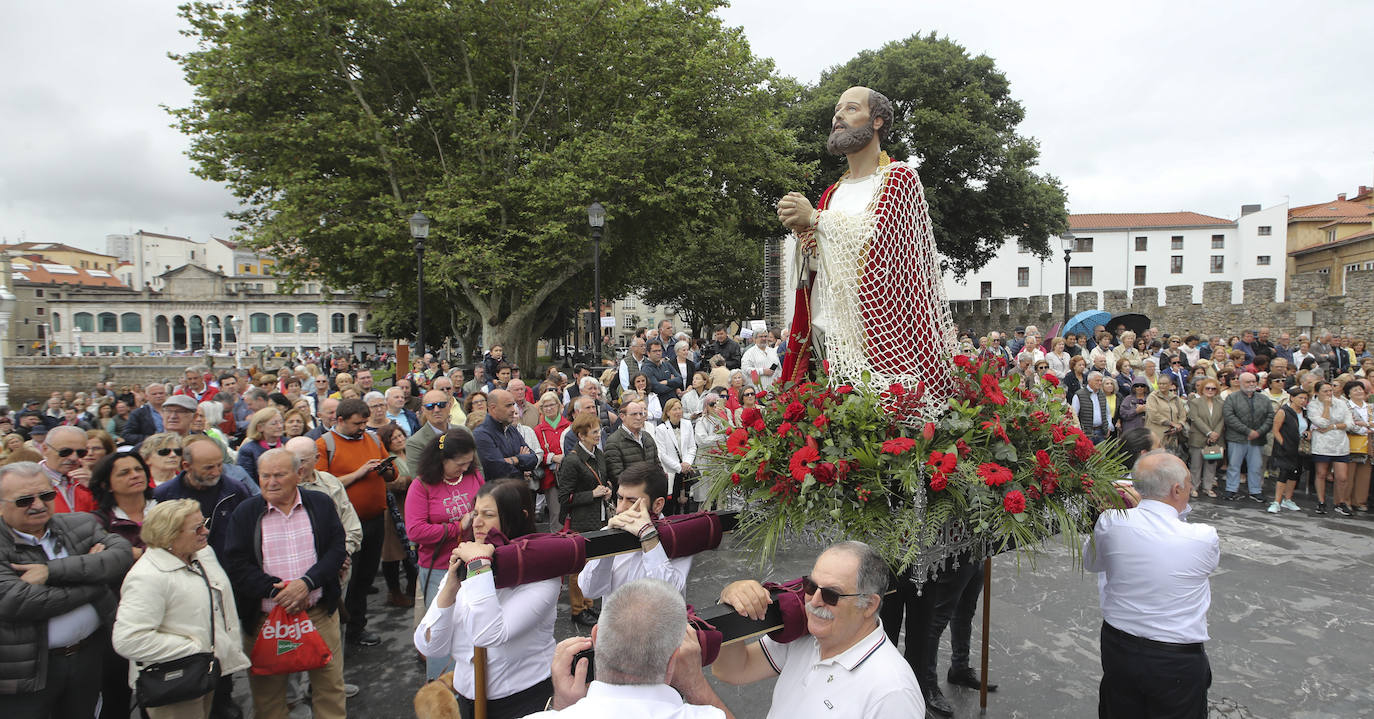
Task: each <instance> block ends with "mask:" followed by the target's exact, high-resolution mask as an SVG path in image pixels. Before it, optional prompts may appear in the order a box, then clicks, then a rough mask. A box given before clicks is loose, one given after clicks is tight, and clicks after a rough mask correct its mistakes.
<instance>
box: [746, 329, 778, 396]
mask: <svg viewBox="0 0 1374 719" xmlns="http://www.w3.org/2000/svg"><path fill="white" fill-rule="evenodd" d="M769 336H770V335H769V334H768V333H767V332H758V333H756V334H755V335H754V345H753V346H752V347H750V348H749V349H747V350H745V351H744V358H743V359H741V360H740V363H739V368H740V369H741V370H743V372H744V381H745V382H747V383H749V386H750V387H753V388H754V389H760V390H763V391H765V392H767V391H769V389H770V388H771V387H772V386H773V377H774V376H775V375H776V374H777V373H778V372H779V371H780V370H781V368H782V364H781V363H779V362H778V351H777V350H775V349H773V348H772V347H769V346H768V339H769Z"/></svg>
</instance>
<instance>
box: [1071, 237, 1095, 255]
mask: <svg viewBox="0 0 1374 719" xmlns="http://www.w3.org/2000/svg"><path fill="white" fill-rule="evenodd" d="M1073 251H1074V252H1092V251H1093V238H1091V237H1079V238H1076V239H1075V240H1074V248H1073Z"/></svg>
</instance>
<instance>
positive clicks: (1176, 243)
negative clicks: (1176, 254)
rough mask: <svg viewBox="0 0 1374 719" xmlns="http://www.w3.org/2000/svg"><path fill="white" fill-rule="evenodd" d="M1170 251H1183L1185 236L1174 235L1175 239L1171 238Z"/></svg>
mask: <svg viewBox="0 0 1374 719" xmlns="http://www.w3.org/2000/svg"><path fill="white" fill-rule="evenodd" d="M1169 249H1171V250H1181V249H1183V235H1174V236H1173V237H1170V238H1169Z"/></svg>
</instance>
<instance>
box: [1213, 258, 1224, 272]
mask: <svg viewBox="0 0 1374 719" xmlns="http://www.w3.org/2000/svg"><path fill="white" fill-rule="evenodd" d="M1225 269H1226V256H1225V255H1212V274H1214V275H1219V274H1221V273H1222V271H1223V270H1225Z"/></svg>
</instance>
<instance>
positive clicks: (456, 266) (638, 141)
mask: <svg viewBox="0 0 1374 719" xmlns="http://www.w3.org/2000/svg"><path fill="white" fill-rule="evenodd" d="M718 5H719V2H717V1H716V0H688V1H686V2H666V1H664V0H485V1H484V0H239V1H238V2H195V3H190V4H188V5H184V6H183V7H182V14H183V16H184V17H185V18H186V19H187V20H188V22H189V23H190V28H191V29H190V31H189V32H190V34H191V35H192V36H193V37H195V38H196V39H197V41H198V47H197V49H196V50H194V51H193V52H189V53H186V54H184V55H180V56H177V57H176V59H177V60H178V61H179V62H180V63H181V65H182V67H183V69H184V72H185V74H186V78H187V80H188V81H189V82H190V83H191V85H192V86H193V87H194V88H195V91H196V98H195V100H194V101H193V102H192V104H191V105H190V106H189V107H185V108H180V109H176V110H173V113H174V115H175V117H176V119H177V122H178V124H179V126H180V128H181V129H182V131H183V132H185V133H187V134H188V135H189V136H190V137H191V140H192V144H191V155H192V157H193V159H194V160H195V161H196V162H197V164H198V167H199V172H200V173H201V174H202V175H203V176H205V177H207V178H209V179H213V180H218V181H222V182H225V183H227V184H228V185H229V187H230V188H231V189H232V190H233V191H234V192H235V193H236V194H237V195H238V197H239V198H241V200H242V202H243V208H242V209H241V211H240V212H238V213H236V216H237V218H238V219H239V220H241V222H242V228H241V229H242V233H243V234H244V236H245V237H246V239H247V240H248V241H249V242H250V243H251V244H252V245H253V246H254V247H256V248H259V249H262V250H265V251H267V252H270V253H272V254H274V255H276V256H277V257H279V258H280V259H281V265H280V266H281V267H282V269H283V270H284V271H285V272H287V273H288V274H289V275H291V276H296V277H304V276H313V277H322V278H324V279H326V280H327V281H329V282H330V283H331V284H333V285H335V286H339V287H348V288H351V289H355V290H359V291H376V290H390V291H391V292H390V296H391V297H395V298H401V297H404V296H406V295H409V294H413V281H414V270H413V269H411V267H412V264H411V259H410V258H411V257H412V255H411V254H410V253H411V241H410V238H409V236H408V232H407V230H406V226H405V218H406V217H407V216H408V215H409V214H410V213H411V212H413V211H414V210H415V209H416V207H419V206H421V205H423V208H424V212H425V213H426V214H427V215H429V216H430V217H431V218H433V220H434V227H433V229H432V230H431V235H430V236H431V240H430V248H429V249H430V253H429V254H428V255H427V258H429V260H427V262H426V268H425V279H426V284H427V285H430V284H433V286H435V287H436V288H439V289H441V290H443V291H445V293H446V296H448V297H450V298H451V300H452V302H453V303H454V305H455V308H456V309H457V310H459V312H460V314H467V315H471V316H474V317H477V318H480V321H481V327H482V341H483V343H484V344H492V343H496V342H500V343H503V344H505V345H506V347H507V348H508V352H509V353H510V354H513V355H514V356H515V358H516V359H517V361H522V362H528V361H530V360H532V359H533V343H534V340H535V339H536V338H537V337H538V336H539V335H540V334H541V333H542V332H543V331H544V330H545V329H546V328H547V327H548V326H549V324H550V323H551V322H552V321H553V319H554V318H555V317H557V316H558V312H557V309H558V308H561V307H566V306H568V305H570V304H573V303H577V304H581V303H583V302H585V301H586V300H587V299H589V298H590V295H591V278H590V275H591V272H590V271H589V270H590V253H589V252H588V249H587V240H586V234H587V233H586V227H585V225H586V213H585V208H586V206H587V205H588V204H589V203H590V202H591V201H592V200H599V201H600V202H602V203H603V204H604V205H605V206H606V208H607V213H608V221H607V230H606V234H605V237H604V238H603V241H602V255H603V256H602V267H603V293H604V294H605V295H606V296H615V295H617V294H620V293H622V292H624V291H626V290H628V289H630V288H632V287H639V286H642V285H643V284H644V282H643V280H642V278H643V277H644V276H646V275H647V274H649V273H652V272H655V271H656V265H655V263H656V258H657V257H659V255H660V254H661V253H663V252H666V251H669V250H671V249H673V248H674V247H676V246H678V244H679V243H680V242H682V240H683V239H684V238H685V237H688V236H689V233H692V232H693V231H696V230H697V228H702V227H719V226H721V225H722V223H724V222H730V223H733V225H734V226H735V227H737V228H739V230H740V232H741V235H742V236H747V235H751V234H757V233H758V232H759V231H760V230H759V229H758V228H761V227H763V226H764V225H765V224H766V222H767V220H768V215H769V210H768V205H769V203H770V202H771V199H772V198H774V197H776V196H777V194H778V191H779V188H780V187H781V186H783V185H787V184H791V183H792V182H795V181H797V178H799V177H800V173H799V171H798V165H797V163H796V161H795V159H794V157H793V155H794V150H795V142H794V140H793V138H792V135H791V133H790V132H789V131H788V130H786V129H785V128H784V127H783V124H782V119H781V109H780V105H779V103H777V102H776V98H775V95H774V94H773V93H772V91H771V90H770V89H769V82H770V80H771V66H770V65H769V64H768V63H767V62H763V61H759V60H757V59H755V58H754V57H753V55H752V54H751V53H750V51H749V48H748V45H747V44H746V43H745V41H744V39H743V37H742V35H741V33H740V32H739V31H737V30H730V29H726V28H723V27H722V25H721V23H720V21H719V20H718V19H717V18H716V17H715V16H714V15H713V14H712V12H713V11H714V10H715V8H716V7H717V6H718ZM707 259H709V258H703V261H706V260H707ZM396 301H398V302H399V301H401V300H399V299H397V300H396Z"/></svg>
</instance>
